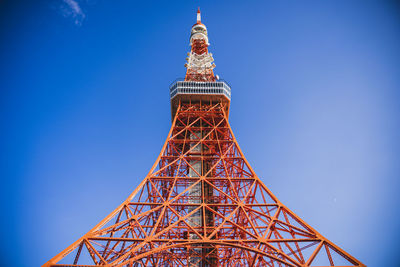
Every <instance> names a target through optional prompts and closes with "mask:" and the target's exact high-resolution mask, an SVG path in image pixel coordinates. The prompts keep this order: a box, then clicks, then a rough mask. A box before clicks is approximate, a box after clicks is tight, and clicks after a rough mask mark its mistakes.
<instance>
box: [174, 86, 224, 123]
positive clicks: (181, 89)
mask: <svg viewBox="0 0 400 267" xmlns="http://www.w3.org/2000/svg"><path fill="white" fill-rule="evenodd" d="M169 94H170V98H171V112H172V118H173V117H174V116H175V112H176V109H177V108H178V106H179V103H199V102H200V103H205V104H213V103H219V102H222V103H224V104H225V106H226V108H225V112H226V114H227V115H229V104H230V102H231V87H230V86H229V84H228V83H227V82H225V81H224V80H217V81H215V82H213V81H204V82H199V81H185V80H184V79H177V80H175V81H174V82H173V83H172V84H171V85H170V86H169Z"/></svg>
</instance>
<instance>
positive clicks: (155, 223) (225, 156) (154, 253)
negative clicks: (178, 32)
mask: <svg viewBox="0 0 400 267" xmlns="http://www.w3.org/2000/svg"><path fill="white" fill-rule="evenodd" d="M189 136H190V138H189ZM197 146H201V147H202V149H201V153H194V152H193V151H195V149H194V148H195V147H197ZM194 162H201V166H202V170H201V172H197V171H195V169H194V168H193V167H192V165H193V164H194ZM190 170H191V173H197V175H191V176H189V175H188V173H189V171H190ZM196 184H201V188H202V192H201V199H200V201H193V197H192V196H191V195H190V194H189V192H190V190H191V188H193V187H194V186H195V185H196ZM199 211H200V213H201V214H202V220H203V221H202V223H200V224H198V225H196V224H194V223H193V221H191V218H192V216H193V214H194V213H196V212H199ZM206 215H207V216H206ZM206 220H207V221H206ZM84 255H87V256H84ZM321 256H323V257H326V258H327V261H328V262H329V266H337V265H335V264H336V263H335V259H337V258H338V257H339V258H341V260H342V261H345V262H348V264H347V265H346V266H365V265H363V264H362V263H361V262H360V261H358V260H357V259H355V258H354V257H352V256H351V255H349V254H348V253H346V252H345V251H344V250H342V249H341V248H339V247H338V246H336V245H335V244H333V243H332V242H331V241H329V240H328V239H326V238H325V237H323V236H322V235H321V234H319V233H318V232H317V231H315V230H314V229H313V228H312V227H311V226H309V225H308V224H306V223H305V222H304V221H303V220H302V219H301V218H299V217H298V216H296V215H295V214H294V213H293V212H292V211H290V210H289V209H288V208H287V207H286V206H284V205H283V204H282V203H281V202H280V201H279V200H278V199H277V198H276V197H275V196H274V195H273V194H272V192H271V191H270V190H269V189H268V188H267V187H266V186H265V185H264V183H263V182H262V181H261V180H260V179H259V178H258V176H257V175H256V174H255V172H254V171H253V169H252V168H251V167H250V165H249V163H248V162H247V160H246V158H245V157H244V155H243V153H242V151H241V149H240V147H239V145H238V143H237V141H236V139H235V137H234V135H233V132H232V130H231V127H230V125H229V122H228V118H227V115H226V114H225V112H224V104H223V103H209V104H199V103H197V104H182V105H179V107H178V109H177V112H176V115H175V117H174V120H173V123H172V127H171V130H170V132H169V134H168V138H167V140H166V141H165V144H164V146H163V148H162V150H161V153H160V154H159V156H158V158H157V160H156V162H155V163H154V165H153V167H152V168H151V170H150V172H149V173H148V175H147V176H146V178H145V179H144V180H143V181H142V182H141V183H140V184H139V186H138V187H137V188H136V189H135V190H134V191H133V192H132V194H131V195H130V196H129V197H128V198H127V199H126V200H125V201H124V202H123V203H122V204H121V205H120V206H119V207H118V208H116V209H115V210H114V211H113V212H112V213H111V214H110V215H108V216H107V217H106V218H105V219H103V220H102V221H101V222H100V223H99V224H98V225H96V226H95V227H94V228H93V229H92V230H90V231H89V232H88V233H87V234H85V235H84V236H83V237H81V238H80V239H78V240H77V241H76V242H74V243H73V244H72V245H70V246H69V247H67V248H66V249H64V250H63V251H62V252H61V253H60V254H58V255H57V256H55V257H54V258H52V259H51V260H50V261H48V262H47V263H45V264H44V265H43V266H96V265H103V266H314V265H312V264H313V261H314V260H315V259H316V257H321ZM189 258H190V259H192V260H189ZM193 259H197V262H193ZM67 260H69V261H70V262H67ZM85 260H86V262H84V261H85ZM342 261H341V262H342ZM84 264H85V265H84Z"/></svg>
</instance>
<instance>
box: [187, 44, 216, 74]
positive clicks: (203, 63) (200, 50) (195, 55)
mask: <svg viewBox="0 0 400 267" xmlns="http://www.w3.org/2000/svg"><path fill="white" fill-rule="evenodd" d="M186 60H187V63H186V64H185V67H186V68H187V71H186V78H185V80H187V81H215V78H214V73H213V69H214V68H215V64H214V62H213V61H214V58H213V57H212V54H211V53H208V44H207V41H206V40H205V39H200V38H199V39H193V42H192V49H191V51H190V53H188V57H187V58H186Z"/></svg>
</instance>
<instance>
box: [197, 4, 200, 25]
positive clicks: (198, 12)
mask: <svg viewBox="0 0 400 267" xmlns="http://www.w3.org/2000/svg"><path fill="white" fill-rule="evenodd" d="M197 23H201V13H200V7H198V8H197Z"/></svg>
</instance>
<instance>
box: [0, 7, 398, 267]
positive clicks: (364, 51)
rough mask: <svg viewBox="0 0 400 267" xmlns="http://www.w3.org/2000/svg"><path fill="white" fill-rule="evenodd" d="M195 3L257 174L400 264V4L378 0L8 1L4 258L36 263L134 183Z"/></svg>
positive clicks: (354, 241) (2, 65)
mask: <svg viewBox="0 0 400 267" xmlns="http://www.w3.org/2000/svg"><path fill="white" fill-rule="evenodd" d="M197 6H200V7H201V9H202V16H203V21H204V23H205V24H206V26H207V27H208V30H209V37H210V43H211V46H210V51H211V52H212V53H213V54H214V58H215V63H216V65H217V68H216V73H217V74H219V75H220V76H221V78H223V79H225V80H227V81H228V82H229V83H230V85H231V86H232V105H231V118H230V121H231V124H232V127H233V130H234V132H235V135H236V137H237V138H238V141H239V144H240V145H241V147H242V149H243V151H244V153H245V155H246V157H247V159H248V160H249V161H250V164H251V165H252V167H253V168H254V169H255V171H256V172H257V173H258V175H259V176H260V178H261V179H262V180H263V181H264V183H265V184H266V185H267V186H268V187H269V188H270V189H271V190H272V191H273V192H274V193H275V194H276V195H277V197H278V198H280V200H281V201H282V202H283V203H285V204H286V205H287V206H288V207H289V208H291V209H292V210H293V211H294V212H296V213H297V214H298V215H299V216H301V217H302V218H303V219H304V220H305V221H306V222H308V223H309V224H310V225H312V226H313V227H314V228H315V229H317V230H318V231H319V232H321V233H322V234H323V235H325V236H326V237H328V238H329V239H331V240H332V241H333V242H335V243H336V244H338V245H339V246H341V247H342V248H344V249H345V250H347V251H348V252H349V253H350V254H352V255H354V256H355V257H356V258H358V259H360V260H361V261H362V262H364V263H365V264H367V265H368V266H376V267H379V266H399V262H400V260H399V256H398V253H399V251H400V247H399V242H398V239H399V238H400V231H399V226H400V223H399V221H400V218H399V217H400V214H399V212H400V209H399V200H400V197H399V193H398V191H399V189H400V182H399V173H400V161H399V140H400V138H399V132H400V131H399V130H400V129H399V127H400V125H399V118H400V117H399V114H400V113H399V112H400V110H399V109H400V107H399V103H398V102H399V99H400V92H399V90H400V87H399V85H400V65H399V62H400V48H399V47H400V46H399V44H400V6H399V5H398V4H396V2H395V1H378V0H376V1H368V0H365V1H364V0H360V1H351V0H346V1H345V0H342V1H340V0H339V1H281V0H274V1H272V0H271V1H189V0H185V1H162V2H156V1H129V0H119V1H114V0H113V1H111V0H97V1H96V0H64V1H63V0H47V1H45V0H43V1H26V2H23V1H11V0H10V1H2V4H1V9H0V12H1V17H0V25H1V27H0V34H1V40H2V41H1V42H0V89H1V91H0V93H1V97H0V112H1V113H0V114H1V116H0V120H1V132H0V136H1V139H0V140H1V141H0V142H1V143H0V144H1V182H2V186H1V190H2V193H1V198H0V200H1V203H2V209H1V210H2V216H1V220H0V224H1V225H0V226H1V228H0V231H1V232H0V234H1V243H0V246H1V247H0V262H2V264H5V266H38V265H40V264H42V263H44V262H45V261H47V260H48V259H49V258H51V257H53V256H54V255H55V254H57V253H58V252H60V251H61V250H62V249H63V248H65V247H66V246H68V245H69V244H70V243H72V242H73V241H75V240H76V239H77V238H79V237H80V236H81V235H83V234H84V233H86V232H87V231H88V230H89V229H91V228H92V227H93V226H94V225H95V224H96V223H97V222H98V221H100V220H101V219H102V218H104V217H105V216H106V215H107V214H108V213H109V212H111V211H112V210H113V209H114V208H115V207H117V206H118V204H119V203H121V202H122V201H123V200H124V199H125V198H126V197H127V196H128V195H129V193H130V192H131V191H132V190H133V189H134V188H135V187H136V185H138V184H139V182H140V181H141V180H142V179H143V178H144V176H145V175H146V173H147V172H148V171H149V169H150V167H151V166H152V164H153V162H154V160H155V159H156V157H157V155H158V153H159V151H160V149H161V146H162V144H163V142H164V140H165V138H166V135H167V133H168V130H169V127H170V123H171V121H170V107H169V95H168V86H169V84H170V83H171V82H172V81H173V80H174V79H176V78H179V77H184V74H185V69H184V66H183V65H184V63H185V57H186V53H187V52H188V51H189V44H188V41H189V31H190V28H191V26H192V25H193V23H194V22H195V12H196V9H197Z"/></svg>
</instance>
